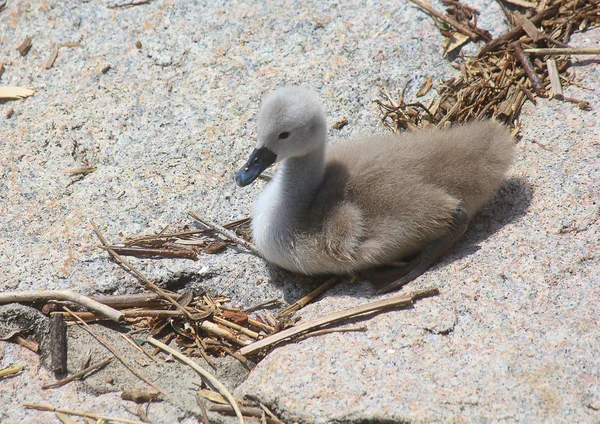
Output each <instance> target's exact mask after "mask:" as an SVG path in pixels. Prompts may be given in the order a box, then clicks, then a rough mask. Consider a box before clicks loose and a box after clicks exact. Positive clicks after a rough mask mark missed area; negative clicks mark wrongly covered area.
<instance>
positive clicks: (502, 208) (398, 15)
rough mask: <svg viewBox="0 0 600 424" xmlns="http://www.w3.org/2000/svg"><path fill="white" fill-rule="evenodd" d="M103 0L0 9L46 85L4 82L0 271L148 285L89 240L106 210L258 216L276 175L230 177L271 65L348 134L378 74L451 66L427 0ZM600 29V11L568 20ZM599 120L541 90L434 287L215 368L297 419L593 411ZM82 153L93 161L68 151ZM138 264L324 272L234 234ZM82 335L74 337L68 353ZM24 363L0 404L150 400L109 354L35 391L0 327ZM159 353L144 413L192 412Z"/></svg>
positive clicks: (347, 290)
mask: <svg viewBox="0 0 600 424" xmlns="http://www.w3.org/2000/svg"><path fill="white" fill-rule="evenodd" d="M109 4H111V3H108V2H78V3H73V2H60V1H41V2H35V1H28V0H23V1H8V2H7V5H6V7H5V8H4V9H3V10H2V11H0V45H1V47H0V63H3V64H4V68H5V70H4V73H3V74H2V75H1V76H0V85H16V86H22V87H27V88H31V89H34V90H35V95H34V96H33V97H30V98H27V99H24V100H20V101H14V102H6V103H0V218H1V219H0V268H1V269H2V273H1V274H0V291H8V290H37V289H71V290H75V291H78V292H81V293H84V294H90V295H93V294H105V293H110V294H113V293H114V294H118V293H131V292H136V291H140V290H142V287H141V285H140V284H139V283H138V282H137V281H136V280H135V279H134V278H133V277H132V276H131V275H130V274H128V273H127V272H126V271H124V270H123V269H121V268H119V267H118V266H116V265H115V264H114V263H113V262H111V261H110V260H109V259H108V257H107V255H106V253H105V252H103V251H102V250H100V249H98V248H97V245H98V241H97V239H96V238H95V236H94V235H93V233H92V231H91V227H90V224H89V221H90V220H94V221H95V222H96V223H97V224H98V225H99V226H100V228H101V229H102V231H103V232H104V234H105V235H106V236H107V238H108V239H109V240H111V241H113V242H115V241H118V240H120V238H121V235H122V234H124V235H137V234H143V233H151V232H156V231H160V230H161V229H163V228H164V227H165V226H166V225H170V226H172V228H182V227H184V226H186V225H187V226H192V227H193V226H194V224H193V222H192V221H191V220H190V219H189V217H187V215H186V212H187V211H189V210H191V211H195V212H196V213H198V214H200V215H202V216H204V217H206V218H208V219H211V220H213V221H215V222H220V223H224V222H228V221H231V220H234V219H237V218H240V217H243V216H247V215H248V214H249V213H250V211H251V207H252V202H253V200H254V198H255V196H256V194H257V193H258V191H259V190H260V188H261V187H260V185H261V184H262V183H259V184H258V185H257V186H256V187H251V188H247V189H238V188H236V187H235V185H234V182H233V176H234V173H235V171H236V170H237V168H239V167H240V166H241V165H242V164H243V162H244V160H245V159H246V156H247V155H248V153H249V152H250V151H251V149H252V145H253V142H254V137H255V135H256V113H257V111H258V107H259V104H260V100H261V98H262V97H263V96H264V95H265V94H266V93H267V92H269V91H271V90H273V89H274V88H276V87H279V86H282V85H289V84H301V85H305V86H308V87H311V88H313V89H315V90H317V91H318V92H319V93H320V94H321V96H322V97H323V100H324V103H325V106H326V108H327V111H328V115H329V123H330V124H333V123H334V122H336V121H337V120H338V119H339V118H341V117H342V116H346V117H347V118H348V121H349V125H347V126H346V127H344V128H343V129H341V130H334V129H331V130H330V136H331V138H332V140H333V142H335V141H337V140H342V139H346V138H350V137H352V136H355V135H358V134H365V133H373V132H378V131H383V129H382V128H381V124H380V122H379V117H380V114H379V111H378V110H377V109H376V107H375V105H374V104H373V103H372V100H373V99H376V98H379V95H380V94H379V93H380V89H381V88H386V89H387V90H388V91H389V92H390V93H392V94H393V95H398V94H399V93H400V92H401V91H402V89H403V88H404V87H405V85H406V84H408V90H407V95H408V96H409V97H410V96H411V95H413V94H414V93H415V92H416V90H418V88H419V87H420V85H421V83H422V82H423V81H424V80H425V78H426V76H427V75H432V76H433V79H434V81H435V80H439V79H441V78H444V77H448V76H450V75H453V74H454V72H455V71H454V69H453V68H452V67H451V66H450V63H449V62H448V60H447V59H445V58H443V55H442V49H441V47H440V45H441V42H442V37H441V35H440V34H439V31H438V30H437V28H436V27H435V26H434V25H433V22H432V20H431V18H430V17H428V16H426V15H425V14H423V13H422V12H420V11H419V10H418V9H417V8H416V7H414V6H413V5H411V4H410V3H408V2H401V3H398V2H391V1H371V0H369V1H356V0H351V1H349V2H344V3H343V4H341V3H337V2H330V3H327V2H317V1H309V2H302V3H296V2H290V1H280V2H267V3H263V2H258V1H249V2H243V1H233V2H209V3H207V2H200V1H197V2H173V1H169V0H163V1H160V0H158V1H151V2H149V3H147V4H143V5H139V6H135V7H125V8H117V9H111V8H108V7H107V6H108V5H109ZM470 4H473V5H474V6H475V7H477V8H479V9H480V10H481V11H482V15H481V17H480V20H479V22H480V23H481V26H482V27H485V28H487V29H489V30H491V32H492V33H493V34H494V35H498V34H500V33H502V31H504V30H505V29H506V26H505V23H504V22H503V20H502V19H501V16H502V14H501V11H500V9H499V7H498V5H497V4H496V3H495V2H493V1H473V2H472V3H470ZM437 6H438V8H439V9H440V10H441V7H440V6H439V5H437ZM26 37H31V38H32V48H31V50H30V51H29V53H28V54H27V55H26V56H21V55H20V54H19V52H18V51H17V50H16V46H18V45H19V44H20V43H21V42H22V41H23V40H24V39H25V38H26ZM64 43H76V44H80V46H75V47H61V48H60V49H59V54H58V57H57V59H56V61H55V63H54V65H53V66H52V67H51V68H50V69H45V67H44V65H45V63H46V61H47V59H48V57H49V56H50V55H51V53H52V49H53V48H54V47H55V46H57V45H61V44H64ZM599 43H600V31H598V30H593V31H590V32H588V33H584V34H578V35H576V36H575V37H574V39H573V45H574V46H591V45H592V46H593V45H598V44H599ZM599 68H600V67H599V66H598V62H597V60H594V59H589V58H581V59H577V62H576V63H575V65H574V66H573V67H572V71H574V72H575V75H576V80H577V81H578V82H580V83H581V84H582V85H584V86H586V87H589V88H591V89H592V91H590V90H586V89H583V88H578V87H570V88H568V89H567V93H568V94H569V95H572V96H573V97H579V98H582V99H585V100H588V101H590V103H591V104H592V105H593V106H594V105H596V104H598V103H600V102H599V97H600V95H599V93H600V69H599ZM9 109H13V114H12V116H11V117H10V118H6V115H7V112H8V110H9ZM598 122H599V118H598V112H597V110H596V108H593V109H592V111H588V112H584V111H581V110H579V109H578V108H577V107H576V106H575V105H573V104H570V103H562V102H558V101H540V102H539V103H538V106H537V107H533V106H532V105H529V106H527V108H526V110H525V111H524V113H523V116H522V126H523V129H522V139H521V140H520V142H519V144H518V146H517V150H518V155H519V156H518V160H517V162H516V165H515V168H514V170H513V172H512V174H511V175H510V177H509V179H508V180H507V181H506V182H505V184H504V185H503V186H502V188H501V189H500V190H499V192H498V193H497V195H496V196H495V198H494V200H493V202H491V203H490V204H489V205H487V206H486V207H485V208H484V210H483V211H482V212H481V214H480V215H479V216H478V217H477V218H476V219H475V220H474V222H473V223H472V225H471V227H470V229H469V230H468V232H467V234H466V235H465V237H464V238H463V240H462V241H461V242H460V243H459V244H458V245H457V246H456V248H455V249H454V250H453V252H452V253H451V254H449V255H448V256H447V257H446V258H445V259H444V260H443V261H441V262H440V264H439V265H437V266H436V267H434V269H432V270H431V271H430V272H428V273H427V274H426V275H424V276H423V277H422V278H420V279H419V280H418V281H415V282H414V283H412V284H411V285H410V286H409V287H408V288H407V289H409V290H410V289H411V288H415V287H426V286H431V285H436V286H438V287H440V290H441V294H440V295H439V296H437V297H435V298H429V299H424V300H421V301H419V302H417V303H416V304H415V306H414V308H413V309H410V310H398V311H393V312H389V313H386V314H382V315H380V316H377V317H374V318H370V319H369V320H367V321H365V324H366V325H367V327H368V331H367V332H364V333H342V334H330V335H326V336H320V337H315V338H312V339H307V340H305V341H302V342H300V343H298V344H295V345H287V346H282V347H280V348H278V349H276V350H274V351H273V352H272V353H271V354H270V355H268V356H267V357H266V359H265V360H263V361H262V362H261V363H259V365H258V366H257V367H256V368H255V369H254V370H253V371H252V373H250V375H249V376H248V377H247V379H246V380H245V381H244V382H243V383H242V384H241V385H239V384H238V383H239V376H240V375H243V376H244V377H245V374H239V373H238V374H235V375H233V376H230V378H228V377H227V376H226V375H225V374H227V370H226V369H224V370H221V371H220V372H221V374H222V376H223V378H224V379H226V380H227V383H228V384H229V385H230V388H232V389H233V388H234V387H236V386H237V389H236V393H237V394H238V395H239V396H243V395H251V396H253V397H255V398H258V399H259V400H260V401H262V402H263V403H265V404H266V405H268V406H269V407H270V408H272V409H273V410H274V411H276V412H277V413H278V414H279V415H280V416H281V417H282V418H283V419H285V421H286V422H293V421H295V420H296V421H299V422H307V423H308V422H320V423H328V422H372V421H378V422H399V421H411V422H412V421H415V422H431V421H445V422H447V421H450V422H451V421H463V422H464V421H477V422H483V421H508V422H513V421H522V422H540V421H557V422H595V421H599V420H600V412H599V411H600V367H599V363H598V360H597V358H598V357H599V356H600V342H599V341H598V340H599V338H600V337H599V336H600V330H599V329H598V322H599V321H600V316H599V315H600V313H599V312H598V308H597V301H598V299H599V297H600V289H599V282H600V281H599V277H598V269H600V266H599V265H600V264H599V262H600V259H599V256H598V252H599V251H600V249H599V247H600V245H599V241H598V240H599V239H600V228H599V223H598V213H599V205H600V203H599V200H600V199H599V193H600V165H599V164H600V124H599V123H598ZM82 166H94V167H97V171H96V172H94V173H92V174H88V175H85V176H78V177H72V176H69V175H68V174H67V171H68V170H70V169H74V168H79V167H82ZM132 263H133V264H134V265H135V266H136V267H138V268H139V269H140V270H141V271H142V272H143V273H144V274H145V275H147V276H148V277H149V278H151V279H152V280H153V281H156V282H157V283H158V284H160V285H161V286H163V287H166V288H170V289H173V290H177V289H180V288H183V287H185V288H190V289H193V290H196V291H197V292H201V291H203V290H209V291H210V292H212V293H221V292H222V293H224V294H226V295H228V296H230V297H231V298H232V302H233V303H234V304H235V305H239V306H249V305H252V304H255V303H258V302H261V301H264V300H266V299H269V298H272V297H278V298H281V299H283V300H284V301H286V302H292V301H294V300H296V299H297V298H298V297H300V296H301V295H302V294H303V293H305V292H306V291H307V290H308V286H310V285H312V284H315V283H316V282H318V281H321V280H318V279H317V280H315V279H307V278H300V277H296V276H292V275H290V274H288V273H285V272H282V271H279V270H277V269H275V268H273V267H270V266H268V265H266V264H265V263H264V262H263V261H262V260H260V259H259V258H256V257H254V256H252V255H250V254H247V253H245V252H243V251H241V250H237V249H235V248H228V249H227V250H226V251H225V252H224V253H221V254H218V255H204V256H202V257H201V258H200V259H199V260H197V261H189V260H148V259H132ZM372 293H373V291H372V288H371V287H370V286H368V285H367V284H364V283H357V284H355V285H351V286H348V285H345V286H339V287H337V288H336V289H334V290H332V291H330V292H329V293H328V294H327V295H326V296H325V297H324V298H323V299H321V300H319V302H317V303H314V304H312V305H310V306H309V307H307V308H306V310H304V311H303V312H302V313H301V316H302V317H303V319H308V318H311V317H315V316H319V315H322V314H325V313H328V312H331V311H333V310H338V309H343V308H346V307H350V306H354V305H356V304H360V303H365V302H367V301H370V300H372V297H373V295H372ZM73 334H74V333H73ZM84 337H85V336H77V335H76V334H75V337H74V339H75V340H79V341H81V340H87V339H85V338H84ZM85 344H86V343H83V342H77V341H75V342H74V344H73V346H74V347H75V346H78V347H77V351H76V352H75V354H74V358H73V362H72V363H70V367H76V366H77V364H76V363H75V358H78V357H79V356H82V355H83V354H85V352H82V350H83V349H84V347H83V346H85ZM88 344H89V343H88ZM123 349H126V347H123ZM15 362H24V363H26V364H28V366H27V369H26V370H25V372H24V373H23V374H21V375H19V376H17V377H15V378H13V379H11V380H7V381H2V382H0V404H2V405H3V408H2V409H3V412H2V414H4V415H0V418H1V420H2V422H22V421H24V420H28V421H30V422H49V420H50V419H51V418H50V415H49V414H45V413H44V414H42V413H39V412H34V411H31V410H27V409H25V408H23V407H21V406H20V405H21V403H22V402H37V403H48V404H53V405H55V406H62V407H70V408H73V409H85V410H90V411H96V412H103V413H106V414H107V415H111V414H112V415H115V416H123V417H130V418H135V417H134V416H133V415H131V414H130V413H129V412H128V410H134V407H133V406H132V404H130V403H127V402H124V401H122V400H121V399H120V398H119V396H118V393H116V390H118V389H119V388H122V387H123V386H126V385H127V384H133V383H130V382H129V380H128V381H124V382H122V384H121V383H120V385H119V387H116V386H115V387H114V388H113V390H115V391H111V390H110V387H109V388H107V386H106V384H102V383H103V382H104V380H105V378H104V377H105V376H104V374H99V375H98V376H97V378H96V380H95V381H90V382H89V383H88V385H83V384H81V385H69V386H66V387H63V388H61V389H57V390H54V391H46V392H42V391H41V389H40V386H41V382H42V381H43V382H46V381H47V380H51V376H50V374H49V373H48V372H47V371H45V370H44V369H42V368H38V367H37V362H36V356H35V355H33V354H31V353H30V352H28V351H25V350H24V349H22V348H20V347H18V346H14V345H11V344H7V343H4V342H0V368H2V367H4V366H6V365H9V364H11V363H15ZM111 366H112V365H111ZM165 366H171V365H165ZM172 366H175V365H172ZM115 367H117V365H115ZM224 367H225V368H227V367H228V365H224ZM119 372H121V373H123V369H121V370H119V368H113V369H112V373H113V374H114V373H119ZM177 372H184V371H183V369H179V368H177ZM150 373H151V374H152V375H153V377H154V376H156V379H157V380H156V383H157V384H158V385H161V382H162V383H163V384H165V385H166V386H168V387H169V389H170V390H172V391H175V393H176V395H174V396H172V397H171V398H169V399H167V402H165V403H163V404H162V407H161V408H152V409H151V411H152V413H151V419H153V420H154V421H155V422H176V421H180V420H183V421H181V422H190V423H191V422H197V420H198V419H197V416H196V415H195V414H197V413H198V411H197V410H196V409H194V407H193V406H192V402H191V401H190V399H192V398H186V399H183V397H185V396H191V395H190V394H189V393H190V390H189V389H190V385H191V383H190V381H189V380H188V379H181V380H182V381H180V382H179V383H180V384H179V385H177V384H175V383H173V384H171V382H170V381H169V380H168V379H167V378H165V379H161V371H160V370H154V371H150ZM117 383H119V381H117ZM136 383H138V382H137V381H136ZM177 391H179V393H178V392H177ZM98 393H102V394H100V395H97V394H98ZM178 395H180V396H178ZM176 397H180V398H181V400H180V401H179V402H178V401H177V399H174V398H176ZM56 422H58V421H56Z"/></svg>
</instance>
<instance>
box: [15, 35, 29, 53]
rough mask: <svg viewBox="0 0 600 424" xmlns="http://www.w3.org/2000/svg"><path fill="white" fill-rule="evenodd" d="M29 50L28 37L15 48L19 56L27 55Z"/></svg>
mask: <svg viewBox="0 0 600 424" xmlns="http://www.w3.org/2000/svg"><path fill="white" fill-rule="evenodd" d="M29 49H31V38H29V37H27V38H26V39H25V40H23V42H22V43H21V44H19V45H18V46H17V50H18V51H19V53H20V54H21V56H25V55H27V53H29Z"/></svg>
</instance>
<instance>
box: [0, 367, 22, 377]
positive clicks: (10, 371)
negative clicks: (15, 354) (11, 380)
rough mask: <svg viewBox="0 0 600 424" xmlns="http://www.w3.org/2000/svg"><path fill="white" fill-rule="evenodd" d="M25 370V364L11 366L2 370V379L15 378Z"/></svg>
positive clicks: (0, 375) (0, 373)
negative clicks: (14, 376)
mask: <svg viewBox="0 0 600 424" xmlns="http://www.w3.org/2000/svg"><path fill="white" fill-rule="evenodd" d="M23 368H25V365H23V364H17V365H11V366H9V367H6V368H2V369H1V370H0V379H2V378H4V377H10V376H13V375H15V374H17V373H18V372H20V371H21V370H22V369H23Z"/></svg>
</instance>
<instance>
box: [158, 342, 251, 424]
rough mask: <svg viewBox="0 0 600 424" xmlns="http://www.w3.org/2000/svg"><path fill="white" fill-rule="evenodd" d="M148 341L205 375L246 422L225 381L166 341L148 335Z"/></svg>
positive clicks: (241, 423) (241, 422)
mask: <svg viewBox="0 0 600 424" xmlns="http://www.w3.org/2000/svg"><path fill="white" fill-rule="evenodd" d="M147 341H148V342H149V343H151V344H153V345H154V346H156V347H158V348H160V349H162V350H164V351H165V352H167V353H170V354H171V355H173V356H174V357H175V358H177V359H179V360H180V361H181V362H183V363H185V364H187V365H189V366H190V367H192V368H193V369H194V370H195V371H196V372H198V374H200V375H201V376H202V377H204V378H205V379H206V380H207V381H208V382H209V383H210V384H212V385H213V386H214V387H215V388H216V389H217V390H218V391H219V392H220V393H221V394H222V395H223V396H224V397H225V399H227V401H228V402H229V404H230V405H231V407H232V408H233V410H234V411H235V415H236V416H237V417H238V419H239V422H240V424H244V418H243V417H242V413H241V412H240V408H239V406H238V404H237V402H236V401H235V398H234V397H233V395H232V394H231V393H229V390H227V388H226V387H225V386H224V385H223V383H221V382H220V381H219V380H217V378H216V377H214V376H213V375H212V374H211V373H209V372H208V371H206V370H205V369H204V368H202V367H201V366H200V365H198V364H197V363H196V362H194V361H192V360H191V359H190V358H188V357H187V356H185V355H182V354H181V353H180V352H178V351H177V350H175V349H173V348H171V347H169V346H167V345H166V344H164V343H161V342H159V341H158V340H156V339H155V338H153V337H148V340H147Z"/></svg>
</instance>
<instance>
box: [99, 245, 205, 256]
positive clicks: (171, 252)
mask: <svg viewBox="0 0 600 424" xmlns="http://www.w3.org/2000/svg"><path fill="white" fill-rule="evenodd" d="M110 248H111V249H112V250H114V251H115V252H116V253H118V254H119V255H123V256H135V257H151V258H175V259H198V254H197V253H196V252H194V251H193V250H190V249H181V248H180V249H174V248H165V247H125V246H111V247H110Z"/></svg>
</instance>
